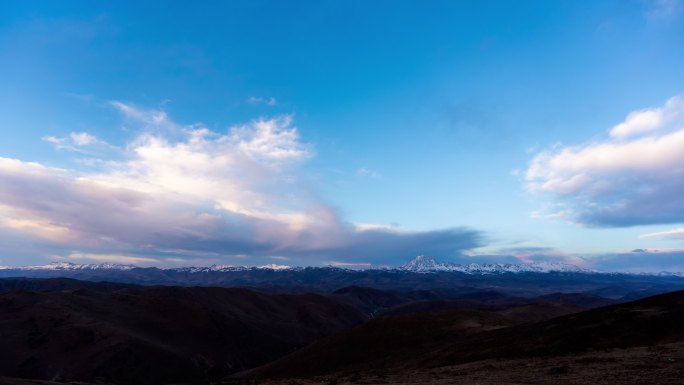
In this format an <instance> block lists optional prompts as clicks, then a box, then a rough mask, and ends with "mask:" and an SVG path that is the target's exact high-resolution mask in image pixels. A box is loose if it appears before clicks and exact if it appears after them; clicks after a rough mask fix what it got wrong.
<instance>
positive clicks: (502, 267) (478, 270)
mask: <svg viewBox="0 0 684 385" xmlns="http://www.w3.org/2000/svg"><path fill="white" fill-rule="evenodd" d="M135 268H139V267H138V266H135V265H130V264H116V263H109V262H105V263H99V264H75V263H72V262H52V263H49V264H46V265H38V266H22V267H9V266H0V270H19V271H24V270H26V271H32V270H33V271H36V270H53V271H60V270H63V271H77V270H118V271H126V270H132V269H135ZM310 268H319V269H331V268H332V269H341V270H347V269H346V268H343V267H337V266H325V267H310ZM252 269H262V270H274V271H280V270H294V271H298V270H302V269H305V267H292V266H287V265H277V264H267V265H263V266H254V267H247V266H233V265H211V266H200V267H196V266H189V267H176V268H165V269H160V270H167V271H177V272H186V273H205V272H231V271H247V270H252ZM364 270H382V271H393V270H394V271H407V272H413V273H434V272H458V273H464V274H471V275H483V274H505V273H514V274H517V273H550V272H566V273H598V271H596V270H588V269H583V268H580V267H578V266H575V265H570V264H566V263H559V262H535V263H522V264H510V263H485V264H482V263H470V264H466V265H461V264H456V263H451V262H439V261H437V260H436V259H435V258H433V257H429V256H425V255H419V256H417V257H415V258H414V259H413V260H411V261H409V262H408V263H406V264H404V265H401V266H399V267H396V268H368V269H364Z"/></svg>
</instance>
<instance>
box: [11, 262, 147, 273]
mask: <svg viewBox="0 0 684 385" xmlns="http://www.w3.org/2000/svg"><path fill="white" fill-rule="evenodd" d="M134 268H136V266H134V265H122V264H117V263H109V262H104V263H86V264H76V263H71V262H52V263H48V264H47V265H38V266H24V267H6V268H5V270H8V269H13V270H62V271H75V270H118V271H126V270H131V269H134Z"/></svg>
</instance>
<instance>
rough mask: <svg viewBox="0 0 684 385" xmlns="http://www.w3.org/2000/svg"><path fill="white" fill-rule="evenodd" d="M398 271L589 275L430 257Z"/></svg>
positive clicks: (560, 267)
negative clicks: (460, 262)
mask: <svg viewBox="0 0 684 385" xmlns="http://www.w3.org/2000/svg"><path fill="white" fill-rule="evenodd" d="M399 270H403V271H410V272H414V273H434V272H459V273H465V274H503V273H550V272H564V273H591V272H592V271H590V270H585V269H582V268H580V267H577V266H574V265H568V264H565V263H557V262H537V263H530V264H510V263H484V264H480V263H470V264H467V265H459V264H455V263H451V262H438V261H437V260H435V259H434V258H432V257H428V256H425V255H419V256H417V257H416V258H414V259H413V260H412V261H410V262H408V263H406V264H405V265H402V266H401V267H399Z"/></svg>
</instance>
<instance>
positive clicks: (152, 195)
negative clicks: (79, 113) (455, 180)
mask: <svg viewBox="0 0 684 385" xmlns="http://www.w3.org/2000/svg"><path fill="white" fill-rule="evenodd" d="M112 105H113V106H114V107H115V108H117V109H119V110H120V111H121V112H122V113H123V114H124V115H125V117H126V118H127V119H129V120H130V121H131V122H134V123H137V124H138V125H139V126H140V128H141V130H142V131H141V134H140V135H139V136H138V137H137V138H136V139H135V140H134V141H132V142H131V143H128V144H127V145H126V146H125V147H120V148H119V147H115V146H112V145H109V144H107V143H105V142H103V141H101V140H99V139H98V138H96V137H95V136H93V135H90V134H86V133H73V134H71V135H70V136H68V137H65V138H57V137H47V138H45V140H46V141H48V142H50V143H52V144H54V145H56V146H57V147H58V148H59V149H60V150H65V149H66V150H75V152H74V153H75V154H82V153H88V154H92V153H93V152H97V151H104V152H107V151H114V152H116V153H117V156H118V160H113V159H111V158H107V157H105V156H102V157H101V158H99V159H95V161H93V159H92V157H91V158H89V162H90V164H91V165H92V164H95V165H97V167H96V170H95V171H92V169H89V170H90V171H87V172H83V171H81V172H79V171H77V170H75V169H72V170H66V169H56V168H51V167H47V166H45V165H41V164H37V163H29V162H24V161H20V160H17V159H9V158H0V226H2V227H3V228H4V230H3V231H4V232H13V233H16V234H21V235H23V236H24V237H25V236H29V237H33V238H34V239H40V240H41V242H45V243H46V244H47V245H53V248H54V249H60V250H77V251H87V252H88V253H78V254H74V255H81V256H82V255H86V256H87V255H103V254H104V255H106V254H109V255H122V254H127V255H138V256H139V258H140V260H144V261H146V260H150V261H152V260H154V259H153V258H148V257H149V256H152V255H155V253H165V254H168V255H172V256H174V257H175V258H186V257H192V256H197V255H202V256H207V255H208V256H212V257H213V258H214V259H222V260H225V262H229V263H230V262H235V260H231V258H242V259H241V260H240V262H241V263H245V264H252V263H254V264H256V263H262V262H263V260H260V261H254V262H252V261H250V260H249V258H250V257H273V258H281V259H291V260H292V261H293V262H295V263H302V264H317V263H321V262H324V261H328V260H335V261H348V262H372V263H391V262H396V261H397V260H393V258H398V259H399V258H401V259H403V258H407V257H412V256H415V255H416V254H420V253H428V254H435V255H440V256H458V255H460V253H461V252H462V251H464V250H468V249H471V248H474V247H478V246H480V245H481V244H482V235H481V234H480V233H479V232H477V231H474V230H469V229H447V230H439V231H426V232H414V231H407V230H402V229H396V228H384V227H379V226H373V227H370V228H367V227H358V226H354V225H353V224H349V223H346V222H344V221H343V220H341V219H340V218H339V217H338V215H337V213H336V211H335V210H334V209H333V208H331V207H330V206H329V205H327V204H325V203H323V202H321V201H320V200H319V199H318V198H317V197H316V196H314V195H313V194H311V193H310V192H309V191H308V190H307V189H306V188H305V184H303V183H300V182H299V172H300V171H299V168H298V164H299V163H301V162H302V161H305V160H306V159H308V158H310V157H311V156H313V154H312V151H311V148H310V146H308V145H306V144H304V143H301V142H300V141H299V137H298V133H297V129H296V128H295V127H293V126H292V119H291V117H289V116H281V117H277V118H274V119H259V120H256V121H253V122H251V123H249V124H246V125H242V126H236V127H232V128H231V129H230V130H229V131H228V132H227V133H226V134H220V133H216V132H213V131H210V130H208V129H206V128H202V127H200V126H197V125H194V126H186V127H183V126H180V125H177V124H176V123H174V122H172V121H171V120H170V119H169V118H168V116H166V114H165V113H163V112H162V111H149V110H141V109H138V108H135V107H133V106H130V105H127V104H123V103H120V102H116V103H113V104H112ZM171 138H173V139H171ZM91 148H92V150H93V151H90V149H91ZM131 258H133V257H131ZM245 258H247V259H245Z"/></svg>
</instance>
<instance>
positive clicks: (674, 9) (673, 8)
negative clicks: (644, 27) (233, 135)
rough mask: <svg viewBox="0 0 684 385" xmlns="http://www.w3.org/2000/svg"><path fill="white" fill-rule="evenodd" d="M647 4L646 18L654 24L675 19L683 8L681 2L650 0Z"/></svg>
mask: <svg viewBox="0 0 684 385" xmlns="http://www.w3.org/2000/svg"><path fill="white" fill-rule="evenodd" d="M649 3H650V7H649V9H648V10H647V11H646V17H647V18H648V19H649V20H651V21H654V22H656V21H662V20H664V19H665V20H667V19H672V18H675V17H676V16H678V15H679V13H680V12H681V10H682V8H683V6H682V1H681V0H651V1H649Z"/></svg>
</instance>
